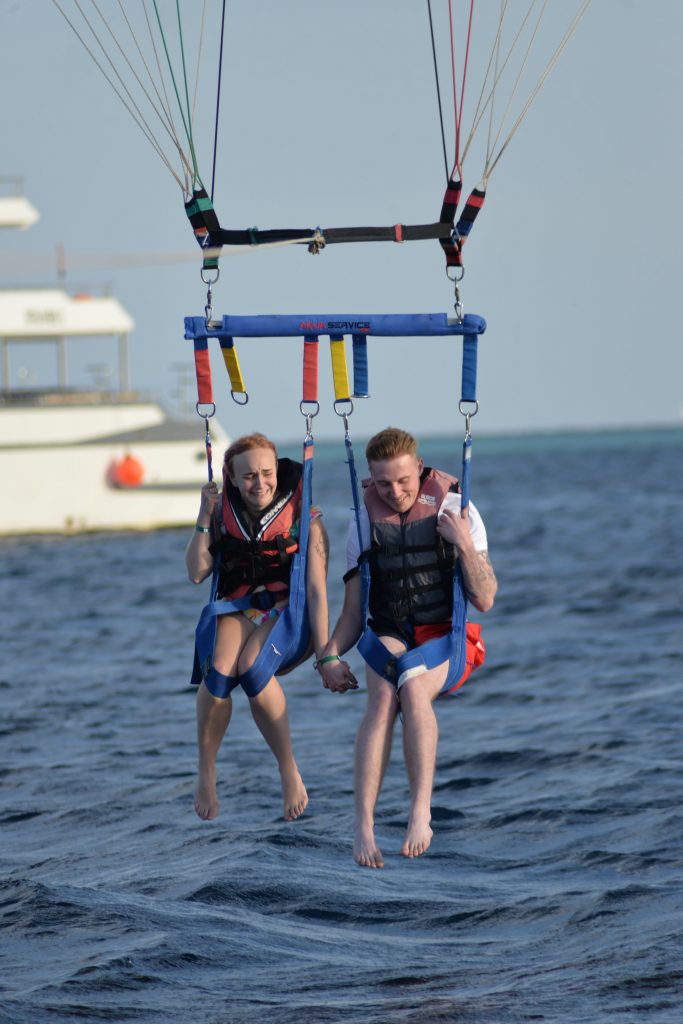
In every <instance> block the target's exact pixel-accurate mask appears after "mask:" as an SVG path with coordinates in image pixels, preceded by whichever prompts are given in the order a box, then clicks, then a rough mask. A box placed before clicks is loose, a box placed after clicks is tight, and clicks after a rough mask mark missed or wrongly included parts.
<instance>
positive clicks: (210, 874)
mask: <svg viewBox="0 0 683 1024" xmlns="http://www.w3.org/2000/svg"><path fill="white" fill-rule="evenodd" d="M457 447H458V446H457V444H456V445H455V446H453V445H449V444H446V443H445V442H432V443H427V444H425V445H424V453H425V455H426V456H427V458H428V460H429V461H431V462H433V463H435V464H437V465H440V466H441V467H442V468H445V469H451V470H454V469H455V468H456V463H457V458H458V452H457ZM474 450H475V455H474V460H475V461H474V476H473V497H474V500H475V502H476V503H477V505H478V506H479V508H480V510H481V512H482V513H483V515H484V518H485V521H486V525H487V528H488V533H489V542H490V551H491V557H492V561H493V563H494V566H495V568H496V571H497V574H498V576H499V580H500V593H499V597H498V600H497V603H496V606H495V608H494V610H493V611H492V612H491V613H489V615H487V616H485V617H484V624H485V628H484V633H485V637H486V641H487V647H488V657H487V662H486V665H485V666H484V667H483V668H482V669H481V670H479V672H478V673H477V674H476V675H475V676H474V677H473V678H472V680H471V681H470V682H469V683H468V684H467V685H466V686H465V687H464V688H463V690H462V691H461V693H460V695H459V696H458V697H457V698H455V699H451V700H449V701H447V702H441V703H440V704H439V707H438V716H439V725H440V732H441V738H440V745H439V756H438V766H437V775H436V784H435V790H434V801H433V818H434V821H433V826H434V833H435V834H434V840H433V844H432V847H431V849H430V850H429V852H428V853H427V854H426V855H425V856H424V857H422V858H419V859H416V860H410V861H409V860H406V859H405V858H403V857H401V856H400V855H399V853H398V851H399V849H400V845H401V842H402V839H403V834H404V829H405V820H406V809H407V801H408V790H407V783H406V779H405V775H404V771H403V766H402V757H401V749H400V747H401V745H400V737H399V736H398V735H397V736H396V741H395V744H394V751H393V754H392V759H391V763H390V766H389V769H388V772H387V776H386V780H385V785H384V788H383V791H382V794H381V796H380V802H379V806H378V816H377V831H378V837H379V841H380V845H381V846H382V849H383V851H384V853H385V856H386V866H385V868H384V869H383V870H380V871H371V870H367V869H362V868H359V867H357V866H356V865H355V863H354V862H353V859H352V857H351V830H352V820H353V816H352V798H353V793H352V790H353V783H352V758H353V742H354V735H355V731H356V728H357V725H358V722H359V720H360V717H361V714H362V711H363V706H364V699H365V697H364V691H363V690H362V689H361V691H359V692H358V693H349V694H346V695H333V694H330V693H327V692H326V691H323V690H322V688H321V686H320V683H319V681H318V677H317V675H316V674H315V673H314V672H313V670H312V669H311V667H310V666H305V667H302V668H300V669H299V670H297V671H296V672H294V673H293V674H292V675H291V676H289V677H288V678H287V679H286V681H285V687H286V692H287V695H288V701H289V711H290V719H291V723H292V732H293V739H294V747H295V753H296V755H297V759H298V761H299V765H300V768H301V770H302V774H303V777H304V780H305V781H306V783H307V786H308V789H309V794H310V798H311V799H310V805H309V808H308V810H307V812H306V814H305V815H304V816H303V817H302V818H301V819H299V820H298V821H296V822H292V823H286V822H284V821H283V820H282V819H281V817H280V815H281V806H280V793H279V785H278V778H277V771H276V768H275V764H274V762H273V761H272V759H271V756H270V754H269V753H268V751H267V750H266V748H265V746H264V744H263V741H262V740H261V738H260V736H259V734H258V733H257V731H256V728H255V726H254V724H253V722H252V721H251V717H250V715H249V711H248V707H247V702H246V700H245V699H244V698H243V697H240V696H238V697H237V699H236V701H235V704H236V707H235V713H234V715H233V721H232V723H231V726H230V731H229V734H228V737H227V738H226V741H225V743H224V746H223V748H222V750H221V753H220V756H219V775H220V784H219V794H220V798H221V813H220V816H219V817H218V818H217V819H216V820H215V821H213V822H209V823H205V822H201V821H200V820H199V819H198V818H197V817H196V816H195V814H194V811H193V809H192V790H193V778H194V761H195V752H194V696H193V692H192V691H191V690H190V689H189V687H188V685H187V679H188V675H189V669H190V665H191V655H192V633H193V629H194V624H195V620H196V616H197V613H198V611H199V608H200V606H201V603H202V601H203V599H204V597H205V592H204V591H203V588H194V587H192V586H191V585H190V584H189V583H187V582H186V581H185V578H184V567H183V551H184V547H185V544H186V540H187V532H186V531H165V532H159V533H155V534H147V535H133V534H117V535H90V536H84V537H76V538H70V539H59V538H42V539H32V540H27V539H25V538H24V539H21V540H4V541H0V565H1V572H0V588H1V592H2V607H3V628H2V634H3V635H2V666H1V668H0V709H1V711H2V717H1V720H0V757H1V760H0V782H1V785H2V789H1V795H0V1021H2V1022H11V1024H38V1022H40V1024H42V1022H45V1021H55V1022H71V1021H93V1022H95V1021H97V1022H100V1021H114V1022H122V1021H135V1022H140V1024H147V1022H149V1024H152V1022H154V1024H186V1022H200V1024H204V1022H205V1024H219V1022H220V1024H224V1022H225V1024H242V1022H244V1024H256V1022H259V1024H263V1022H266V1024H327V1022H329V1024H336V1022H339V1024H403V1022H409V1021H410V1022H413V1021H415V1020H420V1021H427V1022H443V1024H445V1022H448V1024H455V1022H457V1024H499V1022H500V1024H514V1022H522V1021H549V1022H564V1021H567V1022H572V1024H579V1022H587V1024H588V1022H590V1024H601V1022H615V1024H628V1022H635V1021H648V1022H661V1024H680V1021H681V1020H682V1019H683V965H682V954H683V939H682V932H683V882H682V877H683V872H682V867H683V852H682V837H683V775H682V772H681V754H682V750H683V745H682V742H681V739H682V737H681V725H682V723H683V715H682V710H683V687H682V682H683V660H682V652H683V625H682V623H683V616H682V614H681V608H682V606H683V572H682V570H683V564H682V563H683V511H682V508H683V472H682V471H681V463H682V459H683V430H671V431H650V432H643V433H636V432H632V433H623V434H585V435H576V436H557V437H544V438H540V437H536V438H522V437H520V438H512V439H506V440H495V439H489V440H481V441H478V440H477V439H475V449H474ZM342 459H343V455H342V454H341V453H340V452H339V451H338V450H337V449H333V448H329V447H328V446H321V451H320V458H319V467H318V470H317V473H316V488H315V490H316V494H315V497H316V500H317V501H318V502H319V503H320V504H322V505H323V507H324V509H325V514H326V522H327V526H328V530H329V532H330V534H331V538H332V546H333V552H332V563H331V573H330V580H331V583H330V596H331V604H332V609H333V614H334V613H336V612H337V611H338V609H339V607H340V602H341V584H340V583H339V579H340V576H341V572H342V571H343V537H344V533H345V524H346V519H347V515H348V506H349V497H348V489H347V484H346V479H345V475H344V474H345V472H346V471H345V467H344V466H343V464H342ZM355 663H356V664H357V659H355Z"/></svg>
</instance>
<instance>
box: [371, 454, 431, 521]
mask: <svg viewBox="0 0 683 1024" xmlns="http://www.w3.org/2000/svg"><path fill="white" fill-rule="evenodd" d="M368 467H369V469H370V476H371V477H372V481H373V483H374V485H375V487H376V488H377V493H378V494H379V496H380V498H381V499H382V501H383V502H384V504H385V505H388V506H389V508H391V509H393V510H394V512H408V511H409V509H411V508H412V507H413V505H414V504H415V501H416V500H417V496H418V493H419V491H420V474H421V473H422V467H423V462H422V459H418V458H417V456H415V455H397V456H396V458H395V459H378V460H377V461H376V462H369V463H368Z"/></svg>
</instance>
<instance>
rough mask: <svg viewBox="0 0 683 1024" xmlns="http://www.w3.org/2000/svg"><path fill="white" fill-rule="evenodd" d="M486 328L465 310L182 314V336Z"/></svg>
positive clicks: (472, 331)
mask: <svg viewBox="0 0 683 1024" xmlns="http://www.w3.org/2000/svg"><path fill="white" fill-rule="evenodd" d="M485 330H486V321H485V320H484V318H483V317H481V316H475V315H474V314H472V313H468V314H467V315H466V316H464V317H463V319H462V320H461V321H457V320H455V319H453V318H449V317H448V316H447V315H446V313H382V314H370V315H366V314H363V315H356V314H348V313H333V314H325V315H321V316H319V315H310V314H308V313H307V314H304V315H302V316H293V315H288V316H279V315H276V316H224V317H223V320H222V321H220V322H219V321H211V323H210V324H208V323H207V320H206V317H203V316H187V317H185V337H186V338H188V339H196V338H221V337H226V336H227V337H230V338H291V337H300V336H301V335H304V334H305V335H307V336H313V337H318V336H320V335H335V336H336V337H339V336H340V335H344V334H353V335H361V336H364V337H367V336H369V335H375V336H376V337H385V338H405V337H412V338H418V337H444V336H447V335H452V334H456V335H457V334H460V335H463V334H464V335H478V334H483V333H484V331H485Z"/></svg>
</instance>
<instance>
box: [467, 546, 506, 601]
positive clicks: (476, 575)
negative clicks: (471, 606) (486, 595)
mask: <svg viewBox="0 0 683 1024" xmlns="http://www.w3.org/2000/svg"><path fill="white" fill-rule="evenodd" d="M476 558H477V561H476V571H475V572H473V573H467V574H466V575H465V574H463V584H464V586H465V591H466V593H467V595H468V597H472V598H474V597H476V596H477V593H478V592H480V591H481V590H485V589H486V588H487V587H489V586H494V587H495V586H497V583H498V581H497V580H496V574H495V572H494V571H493V566H492V565H491V559H490V558H489V553H488V551H477V553H476Z"/></svg>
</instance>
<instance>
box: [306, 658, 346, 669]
mask: <svg viewBox="0 0 683 1024" xmlns="http://www.w3.org/2000/svg"><path fill="white" fill-rule="evenodd" d="M330 661H341V655H339V654H326V655H325V657H324V658H318V660H317V661H314V662H313V668H314V669H316V670H317V669H319V668H320V666H321V665H327V664H328V662H330Z"/></svg>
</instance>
